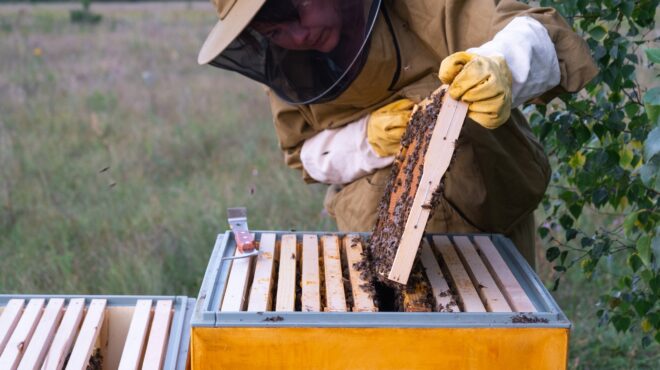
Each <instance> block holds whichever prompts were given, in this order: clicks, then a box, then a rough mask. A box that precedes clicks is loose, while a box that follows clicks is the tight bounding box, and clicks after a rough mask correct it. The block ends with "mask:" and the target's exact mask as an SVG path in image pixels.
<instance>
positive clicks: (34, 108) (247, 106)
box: [0, 3, 660, 369]
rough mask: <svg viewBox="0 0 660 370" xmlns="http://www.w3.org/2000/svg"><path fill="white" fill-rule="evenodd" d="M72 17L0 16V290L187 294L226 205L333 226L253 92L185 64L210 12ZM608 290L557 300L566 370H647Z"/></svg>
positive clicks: (24, 11)
mask: <svg viewBox="0 0 660 370" xmlns="http://www.w3.org/2000/svg"><path fill="white" fill-rule="evenodd" d="M77 6H78V5H77V4H68V5H39V6H29V5H5V6H0V54H1V55H2V58H0V292H1V293H81V294H82V293H90V294H92V293H99V294H101V293H102V294H180V295H188V296H193V297H194V296H196V295H197V290H198V287H199V284H200V282H201V279H202V276H203V274H204V270H205V268H206V262H207V260H208V257H209V254H210V252H211V248H212V244H213V241H214V240H215V235H216V234H217V233H219V232H222V231H224V230H225V229H226V220H225V217H226V215H225V209H226V208H227V207H230V206H239V205H244V206H246V207H248V209H249V213H250V224H251V226H252V228H254V229H262V230H287V229H291V228H294V229H298V230H334V229H335V224H334V222H333V221H332V220H331V219H330V218H329V217H328V216H327V215H326V214H325V213H324V212H323V210H322V200H323V195H324V192H325V189H324V187H323V186H320V185H315V186H308V185H304V184H303V183H302V181H301V179H300V175H299V174H298V173H296V172H295V171H293V170H289V169H287V168H286V167H285V166H284V164H283V160H282V155H281V153H280V150H279V149H278V147H277V141H276V138H275V135H274V132H273V129H272V124H271V118H270V112H269V109H268V103H267V98H266V96H265V93H264V91H263V89H262V88H261V87H260V86H258V85H256V84H253V83H250V82H248V81H247V80H246V79H244V78H242V77H240V76H236V75H233V74H228V73H224V72H221V71H219V70H215V69H212V68H211V67H200V66H198V65H197V64H196V61H195V60H196V55H197V50H198V48H199V46H200V43H201V41H202V40H203V38H204V36H205V34H206V32H207V31H208V29H210V27H211V25H212V24H213V22H214V21H215V19H216V15H215V13H214V11H213V10H212V7H211V6H210V5H208V4H207V3H192V4H186V3H180V4H173V3H168V4H158V3H148V4H108V5H105V4H94V5H93V9H92V10H93V11H94V12H97V13H100V14H102V15H103V21H102V22H101V24H99V25H98V26H95V27H89V26H78V25H72V24H71V23H69V20H68V10H69V9H71V8H75V7H77ZM542 255H543V251H542V250H540V251H539V261H542V260H543V257H542ZM613 263H614V265H613V266H610V267H609V268H611V269H616V267H617V265H616V261H614V262H613ZM606 267H607V266H604V267H603V268H606ZM539 274H540V275H541V277H542V278H543V279H544V280H546V281H551V277H552V276H551V272H550V268H549V266H548V265H547V264H544V263H541V264H540V268H539ZM606 284H608V281H607V280H606V279H604V278H602V277H601V276H600V275H596V276H595V278H594V280H593V281H592V282H586V281H584V280H583V279H582V278H581V276H580V275H579V273H578V272H576V271H574V272H571V273H569V275H568V276H567V279H566V280H565V281H563V283H562V285H561V287H560V289H559V291H558V292H556V293H555V297H556V299H557V301H558V302H559V305H560V306H561V307H562V308H563V309H564V310H565V312H566V314H567V315H568V317H569V318H570V319H571V320H572V321H573V324H574V329H573V331H572V337H571V359H570V361H569V365H570V367H571V368H579V369H610V368H612V369H614V368H653V367H654V364H657V363H659V362H660V353H659V352H658V348H657V345H656V346H655V347H651V348H650V349H641V348H640V343H639V340H638V339H637V338H636V337H634V336H622V335H618V334H616V333H614V332H613V330H611V329H605V328H603V327H599V326H598V325H597V324H598V323H597V320H596V319H595V315H594V311H595V304H596V302H597V298H598V294H599V291H602V290H603V289H605V288H604V287H605V286H606Z"/></svg>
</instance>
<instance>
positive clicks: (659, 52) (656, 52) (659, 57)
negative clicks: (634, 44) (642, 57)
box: [645, 48, 660, 64]
mask: <svg viewBox="0 0 660 370" xmlns="http://www.w3.org/2000/svg"><path fill="white" fill-rule="evenodd" d="M645 52H646V57H647V58H649V61H651V62H653V63H658V64H660V48H652V49H646V50H645Z"/></svg>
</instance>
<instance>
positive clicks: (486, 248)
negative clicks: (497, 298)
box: [474, 236, 536, 312]
mask: <svg viewBox="0 0 660 370" xmlns="http://www.w3.org/2000/svg"><path fill="white" fill-rule="evenodd" d="M474 242H475V244H476V245H477V248H478V249H479V252H481V255H482V256H483V257H484V258H483V259H484V262H485V263H486V267H488V270H489V271H490V273H491V274H492V275H493V278H495V282H496V283H497V285H498V286H499V287H500V290H501V291H502V293H503V294H504V296H505V297H506V299H507V300H508V301H509V305H511V307H512V308H513V310H514V311H516V312H536V308H535V307H534V304H533V303H532V301H531V300H530V299H529V297H528V296H527V294H525V291H524V290H523V288H522V287H521V286H520V284H519V283H518V280H517V279H516V278H515V276H513V272H511V269H509V266H507V264H506V262H504V259H503V258H502V256H501V255H500V253H499V252H498V251H497V248H495V246H494V245H493V242H491V240H490V238H489V237H487V236H475V237H474Z"/></svg>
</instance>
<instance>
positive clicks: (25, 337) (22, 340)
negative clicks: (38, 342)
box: [0, 298, 44, 370]
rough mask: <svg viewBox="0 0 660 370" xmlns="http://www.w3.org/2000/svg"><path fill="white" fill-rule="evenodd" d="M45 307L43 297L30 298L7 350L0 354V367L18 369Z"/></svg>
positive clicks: (10, 369) (11, 369) (3, 369)
mask: <svg viewBox="0 0 660 370" xmlns="http://www.w3.org/2000/svg"><path fill="white" fill-rule="evenodd" d="M43 307H44V299H43V298H35V299H30V302H28V304H27V306H26V307H25V311H24V312H23V315H22V316H21V319H20V320H19V321H18V324H17V325H16V328H15V329H14V333H12V335H11V337H10V338H9V341H8V342H7V345H6V346H5V350H4V351H3V352H2V356H0V369H2V370H14V369H16V366H18V362H19V361H20V360H21V357H22V356H23V353H24V352H25V350H26V349H27V346H28V344H29V342H30V338H32V333H34V329H35V328H36V327H37V323H38V322H39V318H40V317H41V313H42V309H43Z"/></svg>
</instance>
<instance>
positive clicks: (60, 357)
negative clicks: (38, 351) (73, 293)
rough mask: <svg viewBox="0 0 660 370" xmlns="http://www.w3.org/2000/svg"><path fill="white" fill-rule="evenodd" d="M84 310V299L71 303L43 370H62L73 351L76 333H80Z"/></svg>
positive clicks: (74, 300) (45, 360)
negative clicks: (71, 350) (68, 355)
mask: <svg viewBox="0 0 660 370" xmlns="http://www.w3.org/2000/svg"><path fill="white" fill-rule="evenodd" d="M84 308H85V299H84V298H75V299H72V300H70V301H69V305H68V306H67V308H66V310H65V313H64V317H63V318H62V322H61V323H60V326H59V328H58V329H57V333H55V338H54V339H53V341H52V342H51V345H50V350H49V351H48V355H46V358H45V359H44V364H43V366H42V367H41V368H42V370H60V369H62V366H63V364H64V359H65V357H66V355H67V354H68V353H69V350H70V349H71V345H72V344H73V340H74V338H75V336H76V333H78V328H79V327H80V322H81V321H82V317H83V309H84Z"/></svg>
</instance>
